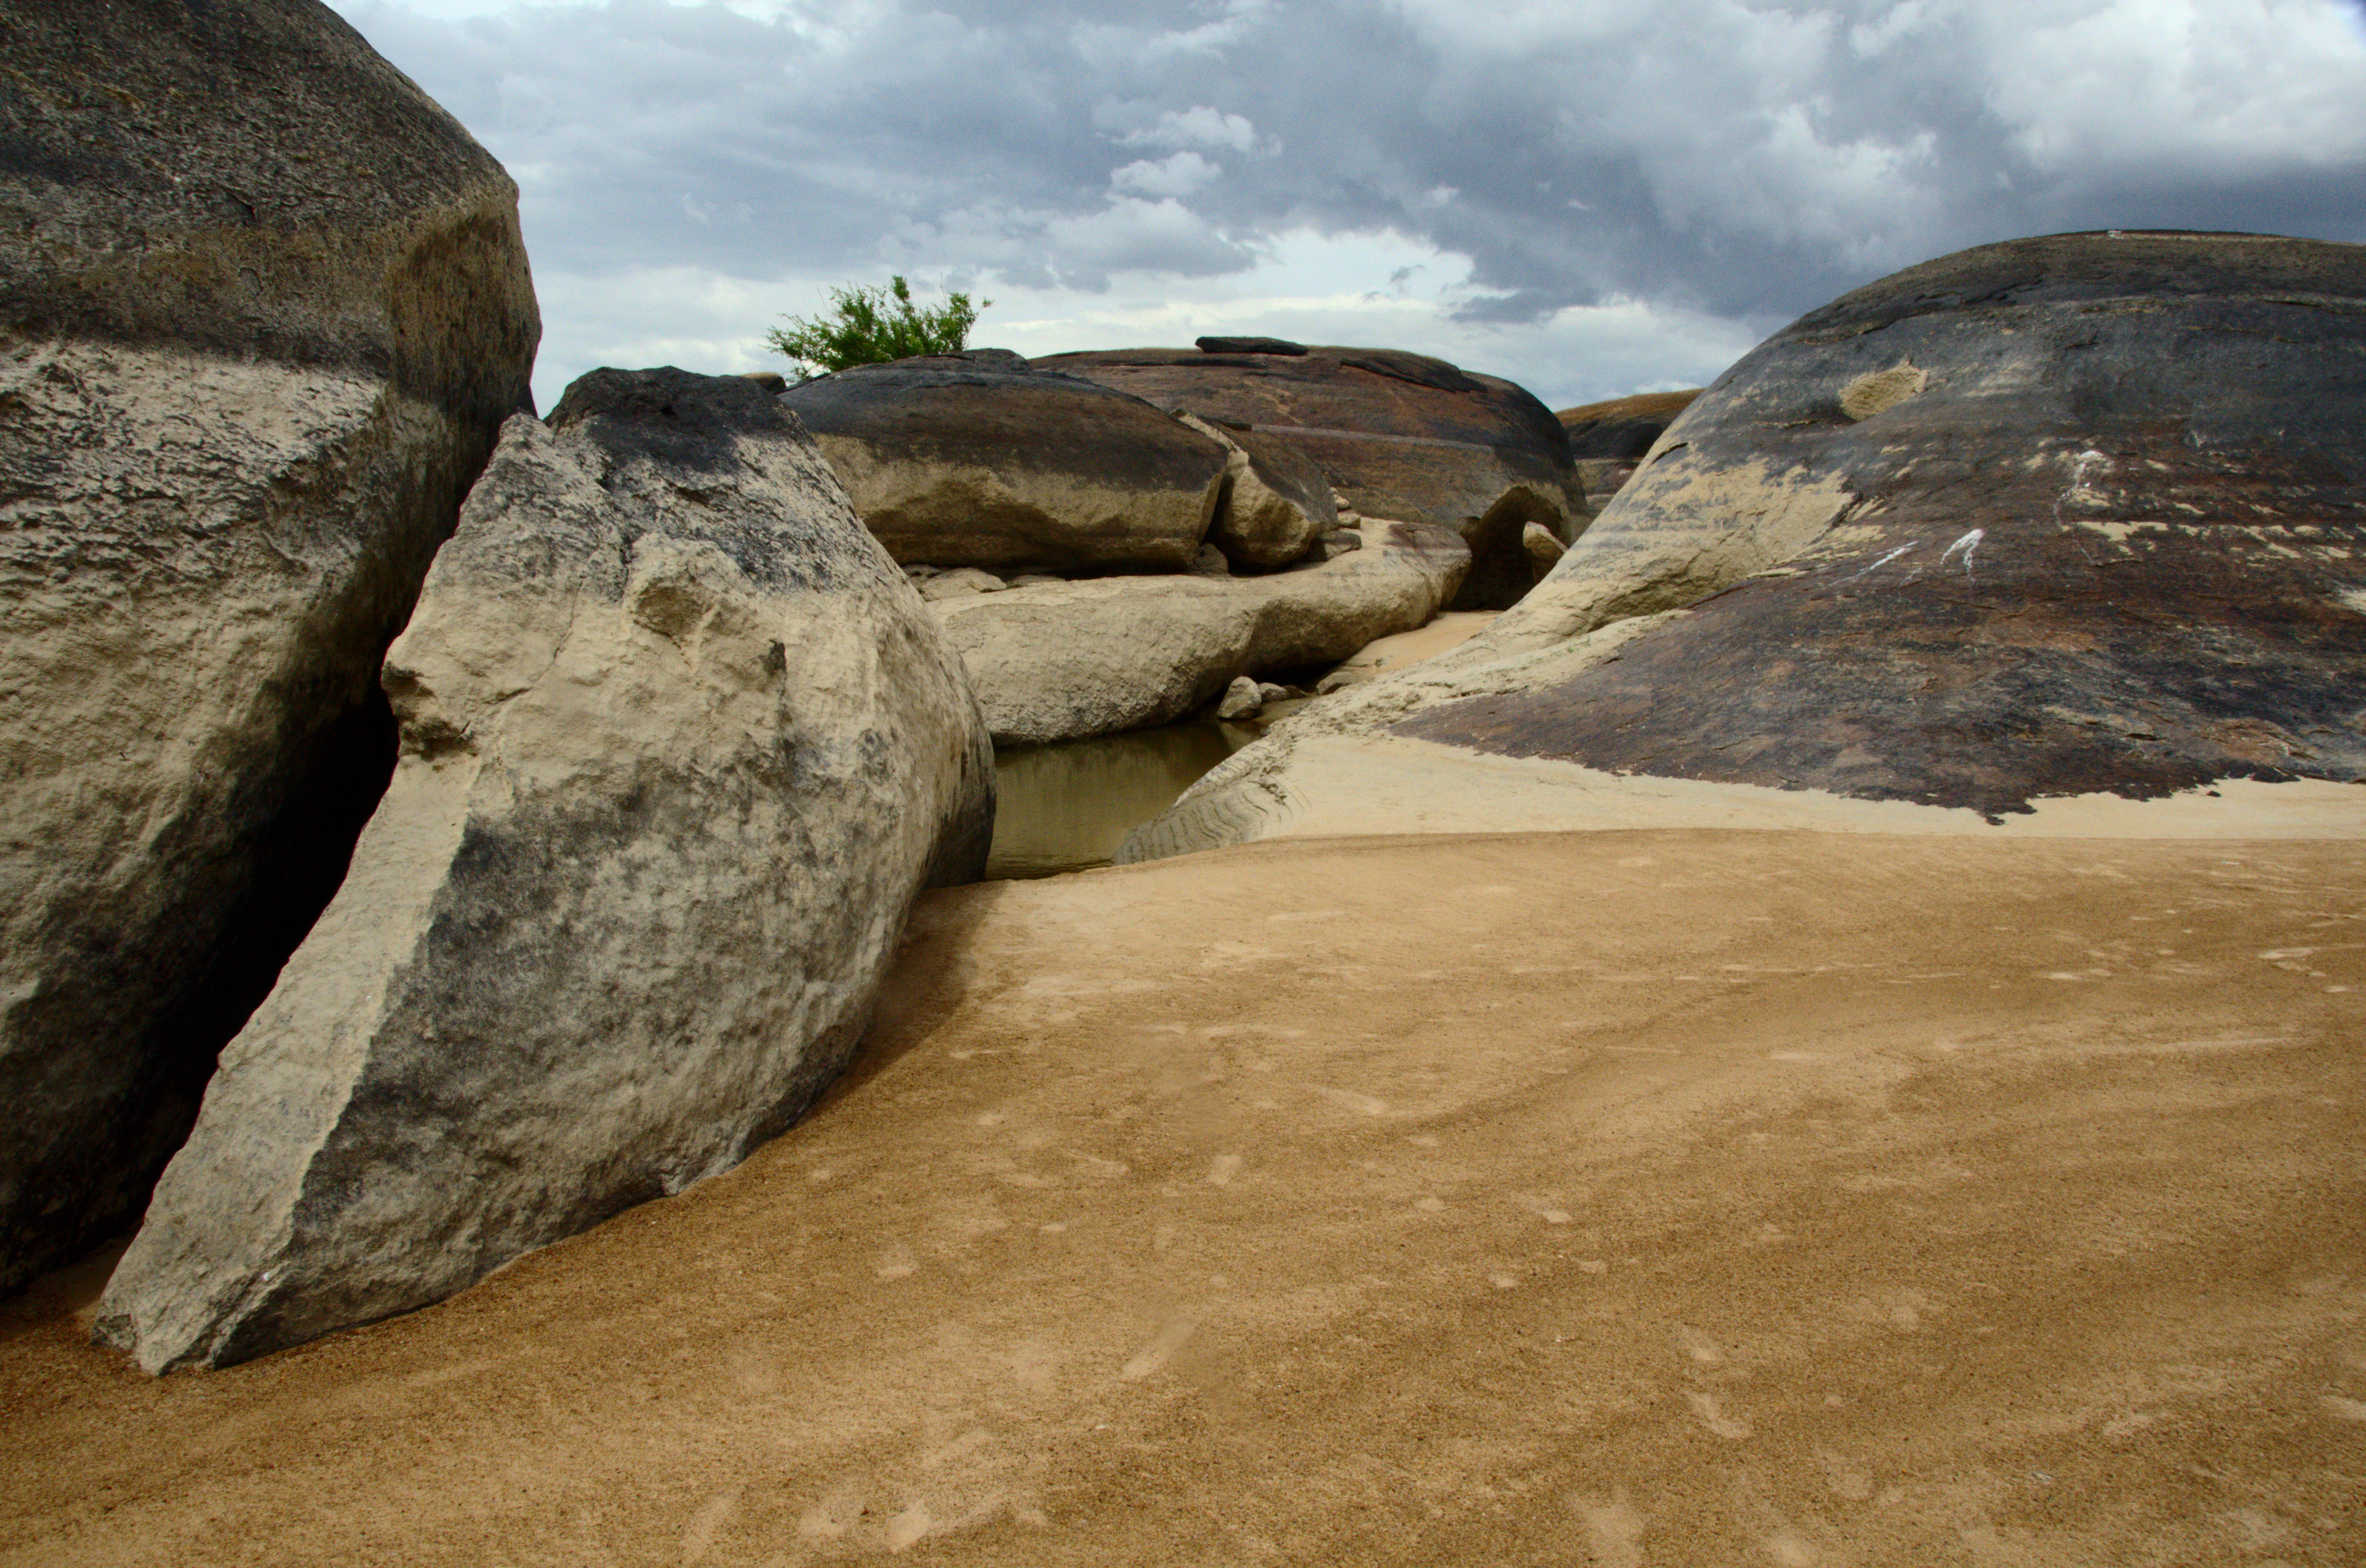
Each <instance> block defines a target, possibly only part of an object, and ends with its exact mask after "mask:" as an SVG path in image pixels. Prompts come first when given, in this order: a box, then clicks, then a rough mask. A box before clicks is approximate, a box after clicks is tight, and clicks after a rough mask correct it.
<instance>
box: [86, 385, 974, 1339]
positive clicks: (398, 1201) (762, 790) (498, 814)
mask: <svg viewBox="0 0 2366 1568" xmlns="http://www.w3.org/2000/svg"><path fill="white" fill-rule="evenodd" d="M551 427H552V428H549V429H546V428H545V427H544V425H543V424H542V423H541V422H540V421H538V420H535V419H533V418H531V417H529V416H524V415H521V416H519V417H518V418H516V419H513V420H511V421H510V422H509V424H508V426H507V427H506V429H505V430H504V432H503V434H502V438H501V446H500V448H499V450H498V451H497V452H496V453H495V454H494V455H493V459H492V462H491V464H490V466H489V467H488V468H487V469H486V471H485V475H484V477H483V478H482V479H481V480H480V481H479V483H478V485H477V487H476V488H475V489H474V490H473V491H472V492H471V493H470V495H469V497H468V504H467V506H466V508H465V509H464V510H463V512H462V515H461V521H460V528H459V532H458V533H457V534H456V536H455V537H454V538H453V540H452V541H451V543H448V544H446V545H445V547H444V550H443V552H442V553H441V554H439V555H438V556H437V557H436V560H435V566H434V571H433V573H432V574H431V575H430V577H429V578H428V581H427V585H426V588H425V590H424V591H423V594H422V595H421V597H420V601H419V608H418V611H417V613H416V614H415V615H414V616H413V617H412V618H411V624H410V625H409V627H408V628H407V629H406V630H405V631H404V632H403V633H402V636H401V638H400V640H399V641H398V642H397V643H396V644H395V645H394V647H393V649H392V651H391V652H390V653H389V655H388V658H387V663H386V676H385V678H386V686H387V689H388V691H389V694H390V696H391V697H392V699H393V701H394V706H395V709H396V711H397V712H398V713H399V714H400V719H401V724H402V756H401V761H400V766H399V767H398V768H397V771H396V773H395V778H394V782H393V785H392V787H391V788H390V789H389V790H388V792H387V796H386V799H385V801H384V803H383V804H382V805H381V806H380V807H379V808H378V811H377V815H375V816H374V817H373V818H372V819H371V820H370V823H369V826H368V828H367V830H366V832H365V833H364V834H363V835H362V838H361V842H360V844H359V846H357V848H356V849H355V853H354V861H353V870H352V874H351V875H350V876H349V877H348V878H347V879H346V881H345V884H344V887H343V888H342V889H341V890H339V891H338V893H337V896H336V899H335V901H334V902H332V904H331V905H330V906H329V909H328V911H327V913H325V914H324V915H322V916H321V921H320V924H318V926H316V927H315V928H314V930H313V931H312V933H311V935H310V936H309V937H307V938H306V940H305V942H304V945H303V946H301V947H300V948H299V949H298V951H297V952H296V954H295V956H294V957H293V958H290V959H289V960H288V963H287V969H286V970H285V971H284V972H283V973H282V974H281V976H280V977H279V981H278V984H277V986H276V988H275V989H274V990H273V991H272V992H271V995H270V997H269V999H268V1000H267V1001H266V1002H265V1003H264V1004H263V1006H262V1007H261V1009H260V1010H259V1011H257V1013H256V1014H255V1015H254V1019H253V1021H252V1022H250V1023H249V1024H248V1025H247V1026H246V1028H245V1030H244V1031H243V1032H242V1033H241V1034H240V1035H239V1036H238V1038H237V1039H236V1040H235V1041H234V1042H232V1044H231V1047H230V1048H229V1049H228V1050H226V1051H225V1052H224V1053H223V1056H222V1065H221V1070H220V1073H219V1074H218V1075H217V1076H216V1078H215V1080H214V1081H213V1084H212V1086H211V1087H210V1089H208V1092H207V1095H206V1104H205V1113H204V1114H203V1116H202V1117H201V1118H200V1119H199V1121H198V1123H197V1129H196V1131H195V1132H194V1133H193V1134H192V1135H191V1137H190V1138H189V1141H188V1145H187V1147H186V1148H184V1149H183V1150H182V1151H181V1153H180V1154H179V1156H178V1157H177V1158H175V1160H174V1161H173V1164H172V1167H171V1169H170V1170H167V1171H166V1173H165V1175H164V1178H163V1181H162V1182H160V1183H159V1184H158V1186H157V1189H156V1195H155V1200H154V1202H153V1204H152V1205H151V1207H150V1209H149V1212H148V1217H147V1221H146V1223H145V1224H144V1225H143V1226H141V1231H140V1234H139V1237H138V1238H137V1239H136V1240H135V1241H134V1242H133V1244H132V1247H131V1249H130V1252H129V1253H128V1254H127V1255H126V1257H125V1258H124V1260H123V1262H122V1264H121V1265H120V1266H119V1267H118V1270H117V1271H116V1273H115V1277H114V1279H113V1281H112V1282H110V1284H109V1286H108V1288H107V1295H106V1298H105V1300H104V1302H103V1304H102V1310H101V1318H100V1331H101V1334H102V1337H103V1338H107V1339H108V1340H110V1341H112V1342H114V1343H116V1344H118V1345H121V1346H124V1347H126V1348H128V1349H130V1350H131V1351H132V1352H133V1353H134V1355H135V1356H136V1357H137V1358H138V1360H139V1361H140V1364H141V1366H143V1367H144V1368H146V1369H147V1370H148V1371H150V1372H161V1371H163V1370H165V1369H167V1368H170V1367H174V1366H179V1365H185V1364H191V1363H199V1364H220V1363H223V1362H228V1361H240V1360H243V1359H245V1358H247V1357H251V1356H255V1355H260V1354H263V1353H265V1352H266V1351H270V1350H276V1349H278V1348H280V1347H282V1346H286V1345H289V1344H293V1343H296V1342H298V1341H299V1340H302V1339H305V1338H310V1337H312V1336H315V1335H318V1334H321V1333H325V1332H328V1331H329V1330H331V1329H334V1328H338V1327H344V1326H346V1325H350V1324H354V1323H359V1322H366V1321H368V1320H370V1319H373V1318H377V1317H382V1316H387V1315H389V1314H390V1313H396V1312H400V1311H404V1310H406V1309H408V1308H411V1307H416V1306H419V1305H423V1304H425V1303H427V1302H431V1301H434V1300H436V1299H438V1298H439V1297H442V1296H444V1295H446V1294H450V1293H451V1292H453V1291H456V1290H458V1289H460V1288H461V1287H463V1286H465V1285H467V1284H468V1283H469V1282H471V1281H474V1280H476V1279H478V1278H479V1277H480V1276H482V1275H483V1274H484V1273H486V1272H487V1271H490V1270H492V1269H495V1268H498V1267H499V1266H501V1264H502V1263H504V1262H506V1261H508V1260H510V1259H512V1258H514V1257H516V1256H517V1255H518V1254H519V1253H521V1252H524V1251H525V1250H527V1249H531V1248H534V1247H537V1246H540V1245H542V1244H544V1243H546V1242H549V1241H553V1240H556V1239H558V1238H560V1237H564V1236H567V1235H569V1234H572V1233H574V1232H576V1231H580V1230H581V1229H583V1228H585V1227H586V1226H591V1225H592V1224H595V1223H597V1222H598V1221H599V1220H601V1219H603V1218H604V1217H606V1216H607V1215H611V1214H614V1213H615V1212H616V1211H618V1210H620V1209H623V1208H625V1207H626V1206H628V1205H630V1204H636V1203H639V1202H641V1201H643V1200H645V1199H648V1198H651V1197H655V1196H658V1195H659V1194H660V1193H670V1192H674V1191H678V1190H679V1189H681V1188H682V1187H683V1186H685V1185H687V1184H689V1183H690V1182H695V1181H697V1180H699V1179H700V1178H702V1177H704V1176H707V1175H711V1174H713V1173H715V1172H716V1171H719V1170H724V1169H726V1168H727V1167H728V1166H730V1165H732V1164H734V1163H736V1162H737V1161H738V1159H740V1158H742V1156H744V1155H745V1154H746V1153H747V1151H748V1150H749V1148H751V1147H753V1146H754V1145H755V1144H756V1143H757V1142H759V1141H760V1140H761V1139H763V1138H766V1137H771V1136H772V1134H774V1133H776V1132H778V1131H779V1130H780V1129H781V1128H783V1126H787V1125H788V1123H789V1122H790V1121H791V1120H792V1119H793V1118H794V1116H795V1115H796V1114H798V1112H799V1111H800V1110H802V1109H803V1108H804V1106H805V1105H806V1103H809V1102H810V1101H811V1100H812V1099H813V1097H814V1096H815V1095H816V1094H817V1092H819V1091H820V1089H821V1087H822V1086H823V1085H824V1084H825V1083H827V1082H828V1081H829V1079H830V1078H831V1077H832V1076H833V1075H834V1074H835V1073H836V1072H837V1071H838V1070H839V1068H840V1067H841V1066H842V1065H843V1064H844V1063H845V1061H846V1059H847V1058H848V1057H849V1055H850V1054H851V1052H852V1051H853V1049H854V1047H855V1045H856V1043H857V1041H858V1040H859V1038H860V1036H861V1035H862V1030H863V1028H864V1026H865V1025H866V1024H867V1022H868V1020H869V1017H870V1014H871V1009H872V1004H873V999H874V997H875V995H876V993H877V991H878V987H879V983H880V980H881V978H882V975H883V973H884V969H885V967H886V963H887V960H888V958H889V956H890V954H891V953H892V952H893V950H894V947H895V945H896V939H897V936H898V935H899V934H900V932H901V930H902V926H903V923H904V918H905V914H906V912H907V909H908V908H909V906H910V904H911V902H912V900H913V898H914V896H915V895H916V894H917V893H918V891H919V890H920V888H921V887H922V885H923V884H924V883H926V882H928V881H929V880H931V879H934V880H939V881H949V880H962V879H969V878H974V877H975V875H977V873H978V872H979V870H980V869H981V868H982V867H983V865H984V862H985V857H986V846H987V842H988V840H989V838H990V836H991V832H992V823H993V793H992V790H993V782H992V779H993V775H992V759H991V752H990V749H989V747H988V745H987V743H986V734H985V730H984V727H983V725H982V724H981V722H980V721H979V717H978V711H977V705H976V702H975V699H974V698H973V697H972V696H971V693H970V690H969V688H968V686H967V683H966V681H965V680H964V678H963V675H962V671H961V667H960V665H959V663H958V661H957V660H956V658H955V657H954V655H953V654H952V650H951V649H950V648H949V647H948V646H947V645H946V643H945V640H944V638H943V636H942V635H941V633H939V631H938V629H937V627H936V625H935V623H934V622H932V621H931V619H930V618H929V613H928V611H927V610H926V609H925V608H924V607H923V606H922V604H921V602H920V600H919V598H918V595H917V594H915V593H914V592H913V590H912V588H911V587H910V585H909V584H907V582H906V581H905V580H904V577H903V575H902V574H901V573H900V572H899V571H897V570H896V566H895V564H894V563H893V562H891V561H890V560H889V559H888V558H887V555H886V553H885V551H884V550H883V549H881V548H880V546H879V544H878V543H877V542H876V541H875V540H873V538H872V537H871V536H870V535H869V534H868V533H867V532H865V531H864V530H863V528H862V524H861V522H860V521H858V520H857V519H856V517H855V516H854V513H853V511H852V510H851V508H850V507H849V506H848V504H847V501H846V498H845V493H844V491H843V490H842V489H841V488H840V487H839V484H838V481H837V479H836V478H835V477H834V476H832V475H831V473H830V471H829V469H828V465H825V464H824V463H823V462H822V460H821V458H820V457H819V455H818V454H817V453H816V452H815V450H814V448H813V446H812V444H811V443H810V442H808V441H806V439H805V438H804V436H803V435H802V434H800V433H799V432H798V431H796V429H795V427H794V423H793V422H792V421H791V420H788V419H787V418H786V417H785V416H784V415H783V413H782V412H781V411H780V410H779V409H778V408H777V407H776V406H775V404H774V402H773V400H772V398H771V397H770V396H769V395H768V394H767V393H766V392H765V391H764V390H763V389H762V388H760V387H759V386H756V385H755V384H753V383H751V382H749V381H748V380H746V379H744V378H740V377H735V376H720V377H706V376H694V375H685V374H684V373H682V372H680V371H671V370H667V371H647V372H639V373H630V374H628V373H625V372H619V371H597V372H594V373H592V374H591V375H588V376H586V377H584V378H583V379H582V380H580V381H578V382H577V383H576V384H575V385H574V386H572V387H570V388H569V390H568V393H567V395H566V397H565V398H563V399H562V400H561V401H560V403H559V406H558V409H556V410H555V411H554V412H553V414H552V416H551Z"/></svg>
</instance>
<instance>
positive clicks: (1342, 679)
mask: <svg viewBox="0 0 2366 1568" xmlns="http://www.w3.org/2000/svg"><path fill="white" fill-rule="evenodd" d="M1362 679H1363V677H1362V676H1360V675H1358V674H1356V673H1355V672H1354V671H1352V670H1344V669H1335V670H1333V671H1332V672H1331V673H1330V674H1329V675H1326V676H1324V678H1322V679H1321V680H1318V681H1316V682H1315V683H1314V695H1315V696H1317V697H1328V696H1330V695H1331V694H1332V693H1333V692H1335V691H1345V690H1346V689H1347V688H1349V687H1351V686H1354V685H1355V684H1357V683H1358V681H1360V680H1362Z"/></svg>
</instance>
